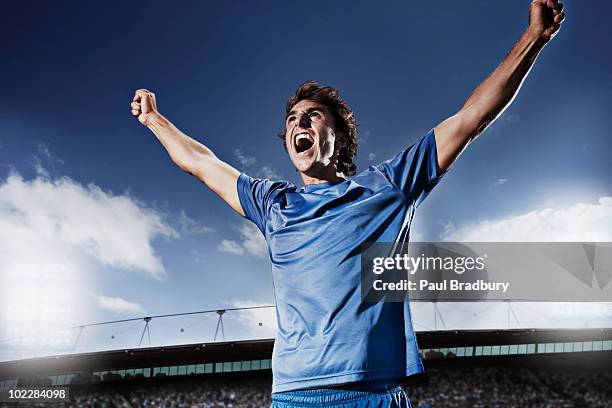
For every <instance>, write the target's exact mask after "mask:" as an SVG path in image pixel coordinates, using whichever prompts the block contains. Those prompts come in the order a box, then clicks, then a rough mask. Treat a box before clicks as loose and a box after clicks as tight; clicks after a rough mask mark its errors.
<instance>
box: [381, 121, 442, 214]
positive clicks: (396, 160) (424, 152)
mask: <svg viewBox="0 0 612 408" xmlns="http://www.w3.org/2000/svg"><path fill="white" fill-rule="evenodd" d="M377 167H378V170H379V171H381V172H382V173H383V174H384V175H385V177H386V178H387V179H388V180H389V181H390V182H391V183H392V184H394V185H395V186H396V187H397V188H398V189H400V190H401V191H402V192H403V193H404V194H405V195H406V197H408V199H409V200H410V201H411V202H416V205H417V206H418V205H419V204H420V203H421V202H422V201H423V200H424V199H425V197H427V195H428V194H429V193H430V192H431V190H432V189H433V188H434V187H435V186H436V184H437V183H438V181H440V178H441V177H442V176H443V175H444V174H445V173H446V172H443V171H440V170H439V168H438V156H437V153H436V138H435V135H434V130H433V129H432V130H430V131H429V132H428V133H427V134H426V135H425V136H423V137H422V138H421V139H420V140H419V141H418V142H416V143H415V144H413V145H412V146H410V147H408V148H407V149H406V150H404V151H402V152H400V153H399V154H398V155H397V156H395V157H393V158H391V159H390V160H387V161H385V162H382V163H381V164H379V165H378V166H377Z"/></svg>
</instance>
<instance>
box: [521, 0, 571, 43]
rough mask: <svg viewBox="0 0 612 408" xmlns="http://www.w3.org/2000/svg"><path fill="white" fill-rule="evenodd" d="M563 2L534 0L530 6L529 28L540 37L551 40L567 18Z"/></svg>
mask: <svg viewBox="0 0 612 408" xmlns="http://www.w3.org/2000/svg"><path fill="white" fill-rule="evenodd" d="M561 10H563V4H562V3H559V2H558V0H532V1H531V6H530V8H529V30H530V31H531V32H532V33H533V34H535V35H536V36H537V37H538V38H541V39H542V40H544V41H547V42H548V41H550V40H551V39H552V38H553V37H554V36H555V35H556V34H557V32H558V31H559V28H560V27H561V23H562V22H563V19H564V18H565V13H564V12H562V11H561Z"/></svg>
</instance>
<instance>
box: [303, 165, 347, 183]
mask: <svg viewBox="0 0 612 408" xmlns="http://www.w3.org/2000/svg"><path fill="white" fill-rule="evenodd" d="M300 176H301V177H302V181H303V182H304V185H308V184H320V183H328V182H330V181H340V180H345V178H344V176H343V175H342V173H336V169H335V168H333V167H328V168H326V169H325V171H324V172H321V173H320V174H316V175H308V174H305V173H300Z"/></svg>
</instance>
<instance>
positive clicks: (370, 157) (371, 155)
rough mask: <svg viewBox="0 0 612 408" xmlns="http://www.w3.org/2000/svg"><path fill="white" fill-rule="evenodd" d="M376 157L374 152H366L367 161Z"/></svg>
mask: <svg viewBox="0 0 612 408" xmlns="http://www.w3.org/2000/svg"><path fill="white" fill-rule="evenodd" d="M374 159H376V154H375V153H368V161H374Z"/></svg>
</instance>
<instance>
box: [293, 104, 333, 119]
mask: <svg viewBox="0 0 612 408" xmlns="http://www.w3.org/2000/svg"><path fill="white" fill-rule="evenodd" d="M314 111H319V112H321V113H323V114H325V111H324V110H323V108H321V107H316V106H313V107H311V108H308V109H306V112H304V113H306V114H309V113H312V112H314ZM296 114H297V112H296V111H294V110H292V111H291V112H289V113H288V114H287V116H285V120H287V118H289V116H293V115H296Z"/></svg>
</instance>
